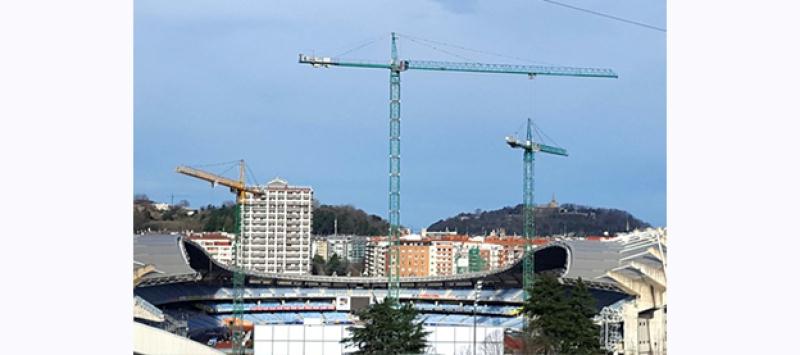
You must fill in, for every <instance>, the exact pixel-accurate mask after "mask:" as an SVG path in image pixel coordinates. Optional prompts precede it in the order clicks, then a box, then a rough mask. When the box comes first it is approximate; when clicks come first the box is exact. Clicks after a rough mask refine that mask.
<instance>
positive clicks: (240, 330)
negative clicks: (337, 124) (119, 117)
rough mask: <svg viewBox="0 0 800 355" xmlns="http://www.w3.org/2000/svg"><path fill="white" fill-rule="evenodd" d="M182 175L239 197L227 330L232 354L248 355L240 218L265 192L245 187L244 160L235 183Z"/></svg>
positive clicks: (189, 171) (185, 170) (182, 169)
mask: <svg viewBox="0 0 800 355" xmlns="http://www.w3.org/2000/svg"><path fill="white" fill-rule="evenodd" d="M175 171H177V172H178V173H180V174H183V175H187V176H191V177H194V178H197V179H200V180H205V181H208V182H210V183H211V187H215V186H216V185H217V184H219V185H222V186H226V187H228V188H230V189H231V192H233V193H235V194H236V210H235V212H234V216H235V219H236V221H235V222H234V241H233V246H234V253H233V265H231V266H232V267H233V280H232V281H233V319H232V321H231V322H230V325H229V326H228V328H229V329H230V331H231V346H232V351H233V354H236V355H243V354H244V353H245V348H246V342H247V334H246V329H245V328H244V320H243V318H244V286H245V272H244V270H243V269H242V266H241V264H240V260H239V253H238V251H239V250H240V249H239V248H240V245H241V214H242V206H243V205H244V204H245V201H246V200H247V194H252V195H254V196H256V197H261V196H264V192H263V191H261V190H259V189H258V188H255V187H250V186H247V185H245V182H244V174H245V165H244V160H239V180H238V181H237V180H233V179H229V178H226V177H224V176H220V175H217V174H213V173H209V172H207V171H203V170H200V169H196V168H191V167H188V166H182V165H181V166H178V167H177V168H175Z"/></svg>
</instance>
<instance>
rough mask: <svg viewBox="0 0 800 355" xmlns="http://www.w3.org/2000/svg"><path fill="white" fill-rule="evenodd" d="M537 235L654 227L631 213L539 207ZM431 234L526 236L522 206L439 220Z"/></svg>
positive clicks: (598, 233)
mask: <svg viewBox="0 0 800 355" xmlns="http://www.w3.org/2000/svg"><path fill="white" fill-rule="evenodd" d="M534 221H535V223H536V235H537V236H547V235H555V234H572V235H575V236H586V235H602V234H603V232H609V233H610V234H614V233H618V232H624V231H625V230H626V229H629V230H633V229H636V228H646V227H650V225H649V224H647V223H645V222H644V221H641V220H639V219H637V218H636V217H634V216H633V215H631V214H630V213H628V212H625V211H622V210H617V209H607V208H593V207H587V206H580V205H575V204H562V205H560V206H556V205H551V206H537V207H536V208H535V209H534ZM428 230H429V231H444V230H450V231H457V232H459V233H471V234H486V233H489V232H491V231H492V230H495V231H500V230H505V233H506V234H509V235H522V204H519V205H517V206H515V207H504V208H501V209H499V210H494V211H486V212H484V211H480V210H477V211H475V212H474V213H460V214H458V215H456V216H454V217H450V218H447V219H443V220H439V221H437V222H436V223H433V224H431V225H430V226H429V227H428Z"/></svg>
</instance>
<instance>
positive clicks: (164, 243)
mask: <svg viewBox="0 0 800 355" xmlns="http://www.w3.org/2000/svg"><path fill="white" fill-rule="evenodd" d="M145 265H153V266H155V271H154V272H152V273H149V274H147V275H145V276H144V277H143V280H145V281H143V282H146V281H147V280H163V281H166V282H169V280H174V281H179V280H193V279H196V278H198V277H200V274H199V273H198V272H197V271H196V270H194V269H192V268H191V267H190V266H189V261H188V259H187V258H186V250H185V248H184V242H183V241H182V237H181V236H179V235H171V234H145V235H134V237H133V269H134V271H135V270H137V269H139V268H141V267H144V266H145Z"/></svg>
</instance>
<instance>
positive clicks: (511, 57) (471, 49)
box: [402, 34, 558, 65]
mask: <svg viewBox="0 0 800 355" xmlns="http://www.w3.org/2000/svg"><path fill="white" fill-rule="evenodd" d="M402 36H403V37H405V38H407V39H410V40H413V39H416V40H419V41H425V42H428V43H432V44H438V45H441V46H447V47H451V48H456V49H460V50H464V51H469V52H474V53H480V54H485V55H490V56H495V57H500V58H505V59H511V60H516V61H519V62H525V63H531V64H545V65H558V64H553V63H548V62H543V61H538V60H532V59H527V58H522V57H516V56H510V55H504V54H499V53H494V52H489V51H485V50H480V49H473V48H468V47H464V46H460V45H456V44H449V43H446V42H441V41H434V40H430V39H425V38H420V37H414V36H409V35H407V34H403V35H402Z"/></svg>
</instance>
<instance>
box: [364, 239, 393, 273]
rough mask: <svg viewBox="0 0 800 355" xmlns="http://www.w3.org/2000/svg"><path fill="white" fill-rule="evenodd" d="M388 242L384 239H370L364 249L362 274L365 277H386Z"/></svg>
mask: <svg viewBox="0 0 800 355" xmlns="http://www.w3.org/2000/svg"><path fill="white" fill-rule="evenodd" d="M388 250H389V241H388V240H387V238H386V237H373V238H370V239H369V241H368V242H367V244H366V247H365V248H364V264H365V265H364V272H365V273H366V274H367V276H386V268H387V266H388V265H389V263H388V256H389V255H388Z"/></svg>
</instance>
